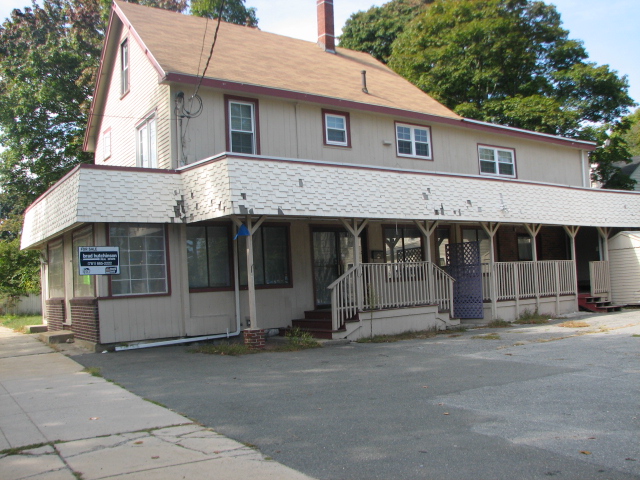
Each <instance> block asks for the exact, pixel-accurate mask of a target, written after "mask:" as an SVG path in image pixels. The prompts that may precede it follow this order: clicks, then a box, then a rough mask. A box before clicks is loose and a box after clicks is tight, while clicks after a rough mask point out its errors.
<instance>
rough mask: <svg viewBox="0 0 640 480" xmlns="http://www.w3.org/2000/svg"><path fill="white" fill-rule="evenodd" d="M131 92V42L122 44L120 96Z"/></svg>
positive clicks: (126, 41)
mask: <svg viewBox="0 0 640 480" xmlns="http://www.w3.org/2000/svg"><path fill="white" fill-rule="evenodd" d="M128 91H129V40H125V41H124V42H122V43H121V44H120V95H124V94H125V93H127V92H128Z"/></svg>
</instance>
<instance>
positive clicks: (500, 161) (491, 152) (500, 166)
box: [478, 145, 516, 178]
mask: <svg viewBox="0 0 640 480" xmlns="http://www.w3.org/2000/svg"><path fill="white" fill-rule="evenodd" d="M515 157H516V151H515V150H513V149H512V148H501V147H491V146H488V145H479V146H478V158H479V161H480V175H489V176H495V177H509V178H515V176H516V163H515Z"/></svg>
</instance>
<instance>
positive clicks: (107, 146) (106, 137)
mask: <svg viewBox="0 0 640 480" xmlns="http://www.w3.org/2000/svg"><path fill="white" fill-rule="evenodd" d="M110 156H111V129H108V130H106V131H105V132H104V133H103V134H102V160H106V159H107V158H109V157H110Z"/></svg>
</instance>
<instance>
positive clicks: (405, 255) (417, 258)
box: [398, 247, 422, 263]
mask: <svg viewBox="0 0 640 480" xmlns="http://www.w3.org/2000/svg"><path fill="white" fill-rule="evenodd" d="M398 257H399V258H400V259H399V261H400V262H405V263H406V262H421V261H422V248H421V247H416V248H406V249H405V250H404V252H398Z"/></svg>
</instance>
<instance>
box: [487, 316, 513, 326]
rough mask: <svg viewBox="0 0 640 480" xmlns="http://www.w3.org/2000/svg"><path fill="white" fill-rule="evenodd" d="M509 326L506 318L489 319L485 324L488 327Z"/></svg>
mask: <svg viewBox="0 0 640 480" xmlns="http://www.w3.org/2000/svg"><path fill="white" fill-rule="evenodd" d="M510 326H511V323H509V322H507V321H506V320H502V319H501V318H496V319H495V320H491V321H490V322H489V323H488V324H487V327H489V328H509V327H510Z"/></svg>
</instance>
